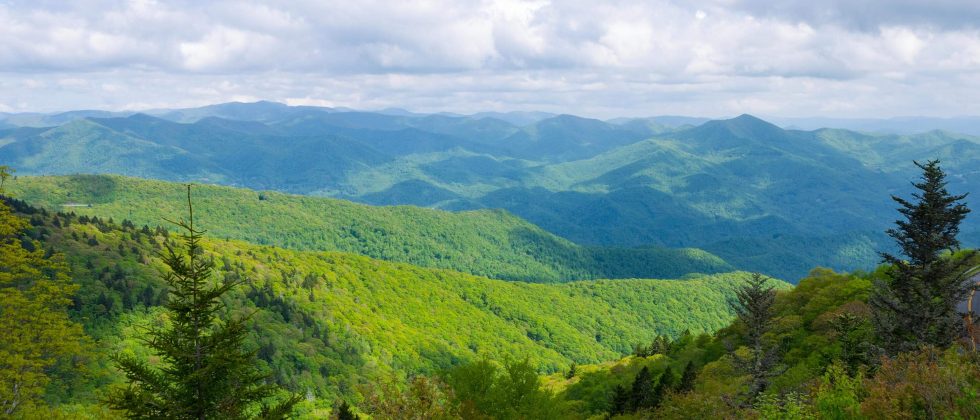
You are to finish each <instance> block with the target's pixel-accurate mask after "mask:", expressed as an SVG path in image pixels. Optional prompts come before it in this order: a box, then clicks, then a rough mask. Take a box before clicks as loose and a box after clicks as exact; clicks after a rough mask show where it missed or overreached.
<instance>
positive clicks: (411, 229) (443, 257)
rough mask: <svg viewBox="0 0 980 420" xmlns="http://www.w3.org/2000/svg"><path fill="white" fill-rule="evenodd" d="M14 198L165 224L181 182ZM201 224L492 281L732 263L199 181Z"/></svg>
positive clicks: (68, 182)
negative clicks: (579, 242)
mask: <svg viewBox="0 0 980 420" xmlns="http://www.w3.org/2000/svg"><path fill="white" fill-rule="evenodd" d="M8 188H9V189H10V191H12V192H13V193H14V194H16V196H18V197H21V198H23V199H24V200H27V201H29V202H31V203H36V204H37V205H42V206H45V207H47V208H49V209H52V210H54V211H73V212H76V213H78V214H84V215H96V216H99V217H102V218H112V219H114V220H117V221H119V220H122V219H128V220H132V221H134V222H135V223H137V224H139V225H144V224H145V225H149V226H157V225H161V224H163V225H166V223H165V222H164V218H167V217H172V216H171V215H173V214H179V213H180V211H181V204H180V203H181V200H180V197H181V190H182V187H181V186H180V185H179V184H175V183H168V182H160V181H152V180H142V179H136V178H126V177H120V176H64V177H23V176H22V177H19V178H18V179H16V180H12V181H9V182H8ZM196 195H197V197H198V198H197V200H196V201H197V205H198V207H199V208H200V209H201V216H200V217H201V223H202V224H203V225H204V226H207V227H208V231H209V235H211V236H213V237H216V238H231V239H240V240H244V241H248V242H252V243H256V244H263V245H274V246H278V247H283V248H289V249H297V250H334V251H345V252H353V253H357V254H361V255H367V256H370V257H374V258H379V259H384V260H389V261H400V262H406V263H410V264H414V265H418V266H423V267H435V268H449V269H453V270H457V271H463V272H468V273H472V274H478V275H484V276H488V277H492V278H499V279H508V280H523V281H536V282H554V281H569V280H583V279H595V278H677V277H681V276H684V275H687V274H689V273H705V274H711V273H720V272H727V271H732V270H733V268H732V267H731V266H730V265H728V264H727V263H725V262H724V261H723V260H722V259H720V258H718V257H716V256H714V255H711V254H709V253H707V252H704V251H701V250H697V249H668V248H660V247H646V248H634V249H630V248H614V247H604V248H603V247H583V246H579V245H576V244H573V243H571V242H569V241H567V240H564V239H562V238H559V237H556V236H554V235H552V234H550V233H548V232H546V231H544V230H542V229H540V228H538V227H537V226H534V225H532V224H530V223H528V222H526V221H524V220H522V219H520V218H518V217H515V216H513V215H511V214H509V213H507V212H506V211H501V210H479V211H467V212H460V213H450V212H445V211H436V210H429V209H422V208H416V207H408V206H399V207H372V206H366V205H362V204H354V203H350V202H346V201H342V200H333V199H325V198H316V197H306V196H296V195H288V194H282V193H277V192H270V191H261V192H256V191H250V190H244V189H234V188H227V187H218V186H208V185H201V186H199V187H197V188H196Z"/></svg>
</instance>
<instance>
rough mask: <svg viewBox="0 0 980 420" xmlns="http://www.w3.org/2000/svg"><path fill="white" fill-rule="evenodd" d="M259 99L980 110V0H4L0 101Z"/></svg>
mask: <svg viewBox="0 0 980 420" xmlns="http://www.w3.org/2000/svg"><path fill="white" fill-rule="evenodd" d="M773 3H778V4H780V5H779V6H773V5H772V4H773ZM793 3H796V4H793ZM202 4H204V5H202ZM693 4H696V6H695V5H693ZM262 99H264V100H274V101H280V102H285V103H289V104H312V105H324V106H346V107H352V108H358V109H380V108H385V107H401V108H406V109H410V110H414V111H423V112H432V111H452V112H463V113H468V112H476V111H490V110H494V111H510V110H542V111H550V112H560V113H572V114H578V115H587V116H595V117H614V116H648V115H664V114H679V115H696V116H708V117H721V116H731V115H737V114H741V113H753V114H758V115H763V116H784V117H785V116H833V117H887V116H900V115H928V116H957V115H977V114H980V1H977V0H962V1H957V0H931V1H909V0H875V1H859V0H819V1H816V0H808V1H801V2H790V1H780V2H773V1H769V0H708V1H700V2H681V1H650V0H636V1H630V0H624V1H597V0H591V1H578V0H561V1H519V0H502V1H420V2H416V1H408V0H404V1H371V0H356V1H350V0H347V1H278V2H273V1H268V2H243V1H222V0H209V1H198V0H193V1H147V0H136V1H118V0H72V1H46V0H27V1H20V0H0V112H20V111H57V110H69V109H82V108H86V109H92V108H96V109H111V110H122V109H146V108H162V107H187V106H198V105H204V104H210V103H218V102H228V101H255V100H262Z"/></svg>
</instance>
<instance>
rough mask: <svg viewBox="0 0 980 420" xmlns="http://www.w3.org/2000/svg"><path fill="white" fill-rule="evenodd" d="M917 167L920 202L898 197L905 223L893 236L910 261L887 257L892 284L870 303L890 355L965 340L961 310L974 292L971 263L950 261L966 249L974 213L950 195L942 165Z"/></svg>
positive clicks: (882, 286)
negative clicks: (962, 236) (965, 228)
mask: <svg viewBox="0 0 980 420" xmlns="http://www.w3.org/2000/svg"><path fill="white" fill-rule="evenodd" d="M915 165H916V166H918V167H919V168H920V169H921V170H922V179H921V181H920V182H913V183H912V185H913V186H915V188H916V189H917V190H918V191H917V192H915V193H913V194H912V197H913V198H915V200H914V202H912V201H907V200H905V199H902V198H900V197H896V196H892V199H893V200H894V201H895V202H897V203H898V204H899V205H900V206H901V207H899V209H898V211H899V213H901V214H902V216H903V217H904V220H897V221H896V222H895V225H896V227H895V228H894V229H889V230H888V231H887V233H888V235H889V236H891V237H892V238H893V239H895V242H896V243H897V244H898V247H899V248H900V249H901V254H902V255H903V256H904V258H902V257H899V256H895V255H892V254H889V253H882V254H881V256H882V260H883V261H884V262H885V263H888V264H890V265H891V269H890V270H889V271H888V278H887V279H885V280H881V281H878V282H876V284H875V290H874V293H873V295H872V296H871V299H870V301H869V303H870V305H871V307H872V309H873V312H872V314H873V318H872V319H873V323H874V326H875V330H876V333H877V336H878V339H879V341H880V343H881V345H882V347H883V349H884V350H885V351H886V352H887V353H889V354H896V353H899V352H904V351H910V350H915V349H917V348H919V347H921V346H923V345H932V346H937V347H948V346H949V345H950V344H951V343H953V342H954V341H956V340H957V339H959V338H960V337H961V336H962V334H963V330H964V324H963V320H962V318H961V317H960V315H959V314H958V313H957V310H956V306H957V304H958V303H959V302H962V301H963V300H964V299H965V298H966V296H967V295H968V294H969V291H970V289H971V287H972V285H971V284H970V283H969V281H968V279H967V278H966V277H965V276H964V275H963V274H964V271H965V269H966V268H967V264H969V263H970V261H971V258H969V256H965V257H962V256H961V257H959V258H951V257H950V255H948V254H950V253H952V252H955V251H957V250H959V248H960V242H959V240H958V239H957V238H956V236H957V234H958V233H959V226H960V222H962V221H963V219H964V218H965V217H966V215H967V214H968V213H969V212H970V209H968V208H967V207H966V205H965V204H963V203H962V200H963V199H964V198H966V194H961V195H952V194H950V193H949V192H948V191H947V190H946V184H947V182H946V174H945V173H944V172H943V170H942V169H941V168H940V167H939V161H938V160H931V161H929V162H926V163H925V164H920V163H918V162H915Z"/></svg>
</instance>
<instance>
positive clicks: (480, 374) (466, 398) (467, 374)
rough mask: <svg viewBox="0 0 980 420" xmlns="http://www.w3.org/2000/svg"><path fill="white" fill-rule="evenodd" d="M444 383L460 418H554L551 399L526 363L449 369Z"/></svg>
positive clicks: (555, 411) (558, 409) (558, 412)
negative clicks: (449, 390) (453, 400)
mask: <svg viewBox="0 0 980 420" xmlns="http://www.w3.org/2000/svg"><path fill="white" fill-rule="evenodd" d="M445 379H446V383H447V384H449V386H450V388H452V395H453V397H454V398H455V400H456V401H455V402H454V403H455V404H456V405H457V406H458V407H459V414H460V416H462V417H463V418H467V419H469V418H485V417H490V418H495V419H527V418H558V417H561V407H560V406H559V401H558V399H557V398H555V395H554V394H553V393H552V392H551V391H548V390H546V389H542V387H541V378H540V376H538V372H537V369H535V367H534V366H533V365H532V364H531V362H530V360H529V359H527V358H524V359H506V360H504V363H503V366H501V368H498V367H497V365H495V364H494V363H493V362H490V361H489V360H480V361H477V362H472V363H464V364H462V365H459V366H456V367H454V368H453V369H450V370H449V372H448V373H447V374H446V378H445Z"/></svg>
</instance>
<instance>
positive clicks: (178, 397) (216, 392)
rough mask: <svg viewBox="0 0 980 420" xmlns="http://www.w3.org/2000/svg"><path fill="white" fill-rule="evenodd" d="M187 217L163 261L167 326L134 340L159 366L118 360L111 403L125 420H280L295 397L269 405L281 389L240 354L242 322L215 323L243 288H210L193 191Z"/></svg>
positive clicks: (231, 282)
mask: <svg viewBox="0 0 980 420" xmlns="http://www.w3.org/2000/svg"><path fill="white" fill-rule="evenodd" d="M187 205H188V210H189V212H190V216H189V218H188V220H187V221H184V220H181V221H180V222H178V223H177V225H178V227H180V228H181V230H182V232H181V235H180V241H181V242H183V243H182V244H181V246H180V247H179V248H178V247H177V246H173V245H169V244H168V245H167V247H166V248H167V250H166V252H164V253H162V254H161V258H162V259H163V263H164V264H166V265H167V268H168V271H167V273H166V274H165V275H164V278H163V279H164V281H165V282H166V283H167V285H168V286H169V289H168V292H169V298H168V299H167V303H166V305H165V308H166V310H167V313H166V314H167V316H168V322H167V325H166V326H165V327H162V328H161V327H152V328H150V329H149V330H147V331H146V332H145V333H144V334H143V336H141V337H139V339H140V340H142V341H143V343H144V344H145V345H146V346H147V347H149V348H150V349H151V350H152V351H153V353H154V355H155V356H157V357H158V358H159V359H160V364H159V365H158V366H153V365H151V364H150V363H149V362H147V361H146V360H144V359H142V358H138V357H134V356H132V355H129V354H126V353H121V354H116V355H114V356H113V361H114V362H115V363H116V366H117V368H118V369H119V370H121V371H122V372H123V373H124V374H125V376H126V380H127V382H128V385H127V386H126V387H120V388H117V389H114V390H113V391H112V392H111V393H110V394H109V397H108V400H107V402H108V404H109V405H110V406H111V407H112V408H114V409H117V410H120V411H123V412H124V413H125V414H126V416H127V417H130V418H140V419H142V418H163V417H165V418H175V419H202V418H204V417H205V416H214V417H216V418H228V419H245V418H257V419H270V420H271V419H284V418H288V417H290V415H291V413H292V411H293V407H294V406H295V405H296V403H297V402H299V398H298V396H292V397H287V398H285V399H282V400H281V401H270V400H271V399H272V398H273V397H274V395H275V394H276V393H277V392H278V391H279V389H278V388H277V387H276V386H274V385H271V384H269V383H267V382H266V380H267V378H266V374H265V373H263V372H262V371H260V370H259V369H256V366H255V364H256V363H255V362H256V360H255V354H254V353H253V352H251V351H248V350H246V349H244V348H243V347H242V345H243V344H244V341H245V338H246V335H247V334H248V330H247V327H246V323H245V321H244V320H243V319H241V318H233V319H219V317H218V312H219V311H221V310H223V309H224V305H223V304H222V301H221V298H222V296H224V295H225V294H227V293H228V292H230V291H231V290H232V289H234V288H235V287H237V286H240V285H241V283H242V281H241V280H235V279H229V278H225V280H224V281H222V282H221V283H215V282H213V281H212V278H211V277H212V273H213V269H214V262H213V261H211V260H209V259H207V258H205V255H204V249H203V248H202V247H201V242H202V236H201V234H202V232H203V231H201V230H198V229H196V228H195V227H194V213H193V209H192V207H191V189H190V186H188V187H187Z"/></svg>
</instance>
